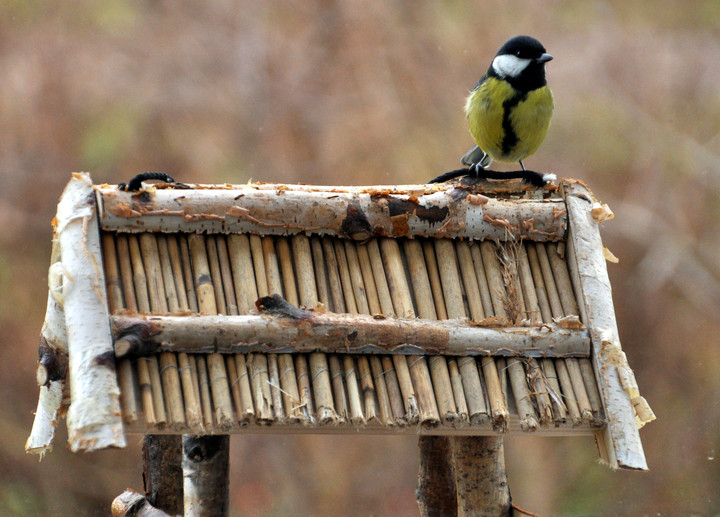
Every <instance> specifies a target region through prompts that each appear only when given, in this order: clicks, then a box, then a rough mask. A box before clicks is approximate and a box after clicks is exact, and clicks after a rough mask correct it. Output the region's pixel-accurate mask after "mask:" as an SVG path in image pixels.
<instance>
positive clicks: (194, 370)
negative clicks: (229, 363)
mask: <svg viewBox="0 0 720 517" xmlns="http://www.w3.org/2000/svg"><path fill="white" fill-rule="evenodd" d="M180 249H181V250H182V246H181V248H180ZM187 359H188V364H189V366H190V378H191V382H192V392H193V396H194V398H195V402H196V403H197V411H198V418H199V419H200V422H199V424H198V425H199V426H200V427H201V428H203V427H204V422H205V418H204V417H205V413H204V411H205V408H204V407H203V404H204V402H205V401H204V400H203V398H202V394H201V393H200V374H199V369H198V361H197V357H196V356H195V354H187ZM208 414H209V415H210V422H212V411H211V410H210V408H208Z"/></svg>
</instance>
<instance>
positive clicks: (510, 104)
mask: <svg viewBox="0 0 720 517" xmlns="http://www.w3.org/2000/svg"><path fill="white" fill-rule="evenodd" d="M525 99H527V92H517V93H515V95H513V96H512V97H510V98H509V99H507V100H506V101H505V102H503V119H502V127H503V140H502V144H501V147H502V153H503V154H509V153H510V151H512V150H513V149H514V148H515V146H516V145H517V143H518V136H517V135H516V134H515V129H514V128H513V127H512V122H511V121H510V113H511V112H512V109H513V108H514V107H515V106H517V105H518V104H520V103H521V102H522V101H524V100H525Z"/></svg>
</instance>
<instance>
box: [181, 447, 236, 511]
mask: <svg viewBox="0 0 720 517" xmlns="http://www.w3.org/2000/svg"><path fill="white" fill-rule="evenodd" d="M229 463H230V436H228V435H221V436H190V435H185V436H183V456H182V467H183V478H184V479H183V488H184V499H185V505H184V506H185V516H186V517H189V516H192V517H227V515H228V510H229V505H230V504H229V482H230V478H229V476H228V467H229Z"/></svg>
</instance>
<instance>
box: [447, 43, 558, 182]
mask: <svg viewBox="0 0 720 517" xmlns="http://www.w3.org/2000/svg"><path fill="white" fill-rule="evenodd" d="M552 59H553V56H551V55H550V54H548V53H547V52H546V50H545V47H543V45H542V44H541V43H540V42H539V41H538V40H537V39H535V38H533V37H531V36H515V37H513V38H510V39H509V40H508V41H507V42H505V44H504V45H503V46H502V47H500V50H498V52H497V54H496V55H495V57H494V58H493V60H492V62H491V63H490V67H489V68H488V70H487V72H486V73H485V75H483V76H482V77H481V78H480V80H479V81H478V82H477V84H476V85H475V87H474V88H473V90H472V91H471V92H470V95H469V96H468V97H467V101H466V103H465V114H466V116H467V119H468V124H469V127H470V134H471V135H472V137H473V139H474V140H475V143H476V144H477V145H475V146H474V147H473V148H471V149H470V150H469V151H468V152H467V153H465V155H464V156H463V157H462V159H461V161H462V163H463V164H464V165H467V166H469V168H470V171H471V172H474V173H475V175H476V176H478V177H480V176H483V177H491V178H494V179H502V178H509V177H522V178H524V179H526V180H528V181H530V182H531V183H534V184H536V185H540V186H542V185H544V183H545V182H546V181H550V180H553V179H555V178H554V175H545V176H543V175H540V174H539V173H536V172H534V171H527V170H526V169H525V164H524V163H523V160H524V159H525V158H527V157H528V156H530V155H531V154H533V153H534V152H535V151H537V150H538V148H539V147H540V144H542V142H543V140H544V139H545V135H546V134H547V130H548V127H549V126H550V119H551V117H552V114H553V109H554V99H553V94H552V92H551V91H550V88H549V87H548V85H547V81H546V79H545V64H546V63H547V62H548V61H550V60H552ZM493 160H495V161H498V162H518V163H520V167H522V171H518V172H517V173H515V174H513V173H499V172H496V171H489V170H487V167H488V166H489V165H490V163H492V161H493ZM533 175H535V176H533ZM538 176H539V177H538Z"/></svg>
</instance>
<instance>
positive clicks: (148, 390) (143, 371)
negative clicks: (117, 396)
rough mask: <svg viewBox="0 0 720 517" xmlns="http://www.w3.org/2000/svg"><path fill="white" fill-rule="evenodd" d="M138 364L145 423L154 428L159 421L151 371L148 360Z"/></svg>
mask: <svg viewBox="0 0 720 517" xmlns="http://www.w3.org/2000/svg"><path fill="white" fill-rule="evenodd" d="M136 364H137V372H138V385H139V386H140V396H141V400H142V407H143V413H145V422H147V424H148V426H150V427H153V426H155V425H156V424H157V423H158V419H157V418H156V417H155V403H154V402H153V393H152V382H151V381H150V369H149V368H148V364H147V359H146V358H144V357H141V358H140V359H138V360H137V363H136Z"/></svg>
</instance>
